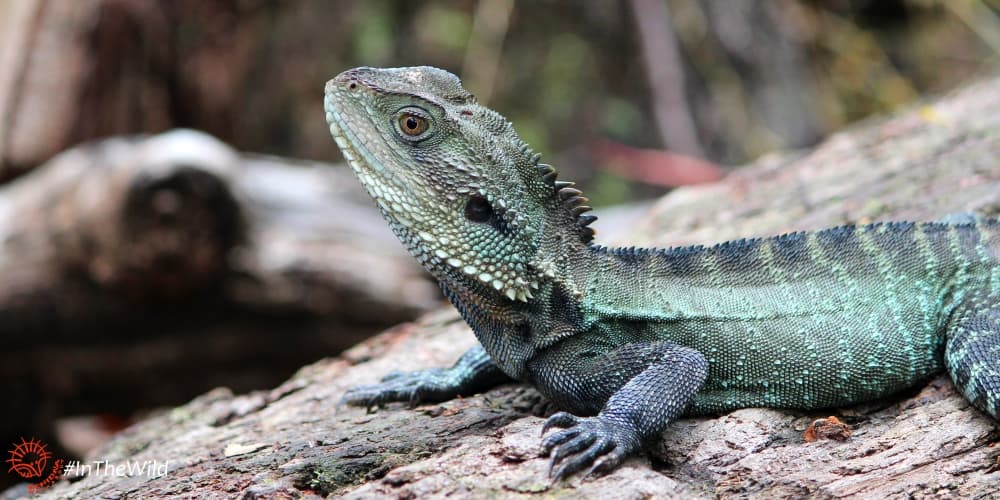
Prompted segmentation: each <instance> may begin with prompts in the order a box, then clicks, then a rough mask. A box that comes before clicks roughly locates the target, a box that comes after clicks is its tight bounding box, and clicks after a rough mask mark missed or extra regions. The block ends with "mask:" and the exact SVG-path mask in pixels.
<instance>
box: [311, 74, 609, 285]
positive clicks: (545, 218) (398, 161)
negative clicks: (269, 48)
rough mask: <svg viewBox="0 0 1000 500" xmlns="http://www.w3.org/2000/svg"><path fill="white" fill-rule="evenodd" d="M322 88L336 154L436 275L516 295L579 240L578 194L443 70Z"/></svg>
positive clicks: (583, 234)
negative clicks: (543, 257) (342, 158)
mask: <svg viewBox="0 0 1000 500" xmlns="http://www.w3.org/2000/svg"><path fill="white" fill-rule="evenodd" d="M325 94H326V95H325V100H324V105H325V109H326V119H327V122H329V125H330V132H331V133H332V134H333V137H334V140H335V141H336V142H337V145H338V146H339V147H340V149H341V151H342V152H343V155H344V158H345V159H346V160H347V162H348V163H349V164H350V165H351V168H352V169H353V170H354V172H355V174H356V175H357V177H358V179H359V180H360V181H361V183H362V184H363V185H364V186H365V188H366V189H367V191H368V193H369V194H370V195H371V196H372V197H373V198H374V199H375V202H376V203H377V205H378V207H379V209H380V210H381V212H382V214H383V216H384V217H385V218H386V220H388V222H389V224H390V226H391V227H392V229H393V231H394V232H395V233H396V235H397V236H398V237H399V238H400V239H401V240H402V241H403V243H404V244H405V245H406V246H407V247H408V248H409V250H410V252H411V253H412V254H413V255H414V256H415V257H416V258H417V260H418V261H420V263H421V264H423V266H424V267H425V268H427V269H428V270H429V271H430V272H431V273H432V274H433V275H434V276H435V277H436V278H437V279H439V280H441V281H443V282H445V283H446V284H453V285H457V284H463V285H466V286H474V287H476V288H478V289H481V290H482V291H483V292H485V293H499V294H502V295H504V296H506V297H507V298H509V299H510V300H519V301H528V299H530V298H531V297H532V290H533V289H537V288H538V286H539V283H540V281H541V280H544V279H545V277H546V276H548V277H554V276H555V274H556V273H557V272H558V267H559V263H558V262H557V260H558V259H559V257H558V256H559V255H564V254H566V253H567V246H568V245H575V246H577V247H582V246H585V245H587V244H588V243H589V241H590V240H591V238H592V235H593V231H592V230H591V229H590V228H589V227H587V225H588V224H589V223H590V222H592V221H593V220H594V219H595V217H592V216H584V215H582V213H583V212H585V211H587V210H589V207H586V206H585V205H584V203H585V202H586V198H583V197H582V196H580V192H579V191H577V190H576V189H573V188H572V187H571V186H572V183H567V182H559V181H556V179H555V178H556V173H555V170H554V169H553V168H552V167H551V166H548V165H545V164H541V163H539V162H538V160H539V158H540V155H538V154H535V153H534V152H532V151H531V149H530V148H529V147H528V145H527V144H525V143H524V141H522V140H521V139H520V138H519V137H518V136H517V134H516V133H515V132H514V128H513V126H512V125H511V123H510V122H508V121H507V120H506V119H505V118H504V117H503V116H501V115H500V114H498V113H496V112H494V111H492V110H490V109H487V108H485V107H483V106H480V105H479V104H478V103H477V102H476V98H475V97H474V96H473V95H472V94H470V93H469V92H468V91H466V90H465V89H464V88H463V87H462V83H461V81H460V80H459V79H458V77H456V76H455V75H453V74H451V73H449V72H447V71H444V70H440V69H437V68H432V67H426V66H425V67H414V68H393V69H377V68H355V69H352V70H349V71H345V72H344V73H341V74H340V75H338V76H337V77H336V78H334V79H332V80H330V81H329V82H327V84H326V91H325ZM542 256H549V257H547V258H548V260H542ZM491 290H492V291H491Z"/></svg>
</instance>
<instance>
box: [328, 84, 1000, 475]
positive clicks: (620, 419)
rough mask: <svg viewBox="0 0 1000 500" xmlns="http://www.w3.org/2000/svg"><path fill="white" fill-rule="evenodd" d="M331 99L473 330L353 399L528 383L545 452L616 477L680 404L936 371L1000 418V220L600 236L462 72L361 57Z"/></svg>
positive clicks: (764, 398) (884, 392)
mask: <svg viewBox="0 0 1000 500" xmlns="http://www.w3.org/2000/svg"><path fill="white" fill-rule="evenodd" d="M324 105H325V109H326V119H327V121H328V123H329V126H330V132H331V134H332V135H333V138H334V141H335V142H336V143H337V146H338V147H340V149H341V151H342V152H343V155H344V158H345V159H346V160H347V162H348V163H349V164H350V165H351V168H352V169H353V170H354V172H355V174H356V175H357V177H358V180H359V181H360V182H361V183H362V184H363V185H364V186H365V188H366V189H367V191H368V193H369V194H371V196H372V197H373V198H374V199H375V202H376V204H377V205H378V207H379V209H380V210H381V212H382V215H383V216H384V217H385V219H386V221H387V222H388V223H389V225H390V227H391V228H392V230H393V231H394V232H395V233H396V235H397V236H398V237H399V239H400V240H401V241H402V242H403V243H404V245H406V246H407V248H408V249H409V250H410V252H411V253H412V254H413V255H414V257H415V258H416V259H417V260H418V261H419V262H420V263H421V264H422V265H423V266H424V267H425V268H426V269H427V270H428V271H429V272H430V273H431V274H432V275H433V276H434V277H435V278H436V279H437V280H438V282H439V283H440V285H441V288H442V290H443V291H444V294H445V295H446V296H447V297H448V299H449V300H450V301H451V303H452V304H453V305H454V306H455V308H456V309H457V310H458V311H459V312H460V313H461V315H462V317H463V318H464V319H465V321H466V322H467V323H468V324H469V325H470V326H471V328H472V331H473V333H475V335H476V338H477V339H478V340H479V344H478V345H477V346H476V347H474V348H472V349H471V350H469V351H468V352H466V353H465V354H464V355H463V356H462V357H461V358H460V359H459V360H458V361H457V362H456V363H455V364H454V365H453V366H451V367H448V368H438V369H432V370H424V371H419V372H411V373H393V374H390V375H388V376H386V377H385V378H384V379H383V380H382V381H381V382H380V383H377V384H374V385H368V386H362V387H356V388H354V389H352V390H350V391H348V392H347V393H346V394H345V395H344V398H343V401H344V402H346V403H348V404H352V405H357V406H366V407H371V406H377V405H382V404H384V403H387V402H392V401H402V402H407V403H410V404H411V405H412V404H417V403H419V402H424V401H442V400H446V399H450V398H454V397H456V396H459V395H463V394H473V393H476V392H479V391H483V390H486V389H488V388H490V387H493V386H495V385H498V384H501V383H504V382H508V381H510V380H519V381H523V382H526V383H530V384H532V385H534V386H535V387H536V388H537V389H538V390H539V391H540V392H541V393H542V394H543V395H545V396H546V397H548V398H549V399H551V400H552V401H553V402H554V403H555V404H556V405H557V406H559V407H560V408H561V409H563V410H566V411H564V412H560V413H557V414H555V415H553V416H552V417H551V418H549V420H548V421H547V422H546V424H545V426H544V428H543V431H549V430H552V432H550V433H546V435H545V436H544V438H543V440H542V442H541V449H542V452H543V453H545V454H548V455H549V456H550V457H551V460H552V467H551V469H550V474H551V475H552V476H553V477H555V478H557V479H559V478H564V477H567V476H569V475H572V474H574V473H577V472H585V473H589V472H595V473H600V472H606V471H608V470H611V469H613V468H614V467H616V466H618V465H619V464H620V463H621V462H622V461H623V460H625V459H626V458H627V457H629V456H631V455H633V454H635V453H637V452H639V451H640V450H641V448H642V446H643V445H644V444H646V443H649V442H650V441H651V440H653V439H655V438H656V437H657V436H659V435H660V433H661V432H662V431H663V430H664V429H665V428H666V427H667V426H668V425H669V423H670V422H671V421H673V420H675V419H677V418H679V417H681V416H683V415H692V414H706V413H709V414H711V413H721V412H727V411H730V410H734V409H737V408H745V407H761V406H763V407H775V408H793V409H804V410H812V409H818V408H831V407H837V406H843V405H849V404H855V403H860V402H864V401H871V400H874V399H879V398H884V397H887V396H890V395H892V394H893V393H897V392H900V391H903V390H905V389H908V388H911V387H914V386H916V385H918V384H921V383H924V382H925V381H927V380H928V379H929V378H931V377H933V376H934V375H935V374H937V373H938V372H941V371H943V370H944V371H947V372H948V373H949V374H950V376H951V378H952V380H953V381H954V382H955V384H956V386H957V387H958V388H959V389H960V390H961V391H962V393H963V394H964V396H965V397H966V398H967V399H968V400H969V401H970V402H971V403H972V405H973V406H975V407H976V408H978V409H979V410H981V411H983V412H985V413H986V414H988V415H990V416H991V417H992V418H994V419H1000V223H998V221H997V220H996V219H986V218H978V217H974V216H970V217H967V218H963V219H961V220H954V221H947V222H893V223H881V224H871V225H865V226H843V227H838V228H833V229H827V230H823V231H816V232H809V233H793V234H786V235H781V236H775V237H771V238H757V239H748V240H740V241H732V242H727V243H721V244H718V245H715V246H711V247H702V246H692V247H682V248H671V249H655V248H650V249H641V248H606V247H602V246H599V245H595V244H593V242H592V239H593V234H594V233H593V231H592V230H591V229H590V227H589V225H590V224H591V223H592V222H593V221H594V219H595V218H594V217H593V216H592V215H588V214H587V212H588V211H589V210H590V207H589V206H588V205H587V199H586V198H585V197H584V196H583V194H582V193H581V192H580V191H579V190H577V189H576V188H575V187H574V186H573V183H570V182H565V181H561V180H558V179H557V177H558V174H557V173H556V170H555V169H554V168H553V167H552V166H550V165H547V164H544V163H541V162H540V155H538V154H536V153H534V152H533V151H532V150H531V149H530V148H529V147H528V145H527V144H525V143H524V142H523V141H522V140H521V139H520V138H519V137H518V136H517V134H516V133H515V131H514V128H513V126H512V125H511V124H510V122H508V121H507V120H506V119H505V118H504V117H503V116H501V115H500V114H498V113H496V112H495V111H492V110H490V109H487V108H485V107H482V106H480V105H479V104H478V103H477V102H476V99H475V97H474V96H472V94H470V93H469V92H468V91H466V90H465V89H464V88H463V87H462V84H461V81H460V80H459V79H458V78H457V77H456V76H455V75H453V74H451V73H448V72H446V71H443V70H440V69H437V68H432V67H414V68H391V69H377V68H355V69H352V70H349V71H345V72H344V73H341V74H340V75H338V76H337V77H335V78H334V79H332V80H330V81H329V82H327V85H326V89H325V100H324Z"/></svg>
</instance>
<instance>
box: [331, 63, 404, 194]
mask: <svg viewBox="0 0 1000 500" xmlns="http://www.w3.org/2000/svg"><path fill="white" fill-rule="evenodd" d="M353 97H354V96H351V95H343V94H342V93H341V92H338V90H337V89H336V88H335V86H334V82H333V81H332V80H331V81H330V82H329V83H327V88H326V96H325V98H324V102H323V103H324V108H325V111H326V121H327V123H328V124H329V126H330V135H332V136H333V140H334V141H335V142H336V143H337V146H338V147H339V148H340V151H341V153H342V154H343V156H344V159H345V160H347V163H348V165H350V166H351V169H352V170H354V173H355V175H356V176H357V177H358V179H359V180H361V183H362V184H363V185H364V186H365V188H366V189H367V190H368V193H369V194H370V195H371V196H372V197H373V198H375V199H376V201H380V200H382V199H384V198H385V197H386V195H387V194H389V193H388V191H396V192H398V193H399V194H403V195H407V196H408V195H410V194H412V193H410V189H409V186H407V184H406V183H405V182H403V179H401V178H399V176H398V175H397V174H396V172H394V171H393V169H391V168H389V167H387V166H386V165H385V164H383V163H382V162H380V161H379V160H378V158H379V155H376V154H374V153H373V152H372V150H373V149H377V150H379V151H380V153H381V155H382V156H385V157H391V156H393V155H394V152H393V150H392V148H391V147H390V146H389V145H388V144H386V143H385V142H386V141H385V139H383V138H382V136H381V134H380V133H379V130H378V127H376V125H375V124H374V123H373V122H372V121H371V119H370V118H369V117H368V116H367V115H366V113H365V112H364V106H363V105H362V104H361V103H357V102H350V101H354V100H355V99H353ZM352 105H353V106H352ZM351 107H357V108H360V111H359V112H357V113H350V114H348V113H344V112H342V110H344V109H350V108H351ZM380 204H381V203H380Z"/></svg>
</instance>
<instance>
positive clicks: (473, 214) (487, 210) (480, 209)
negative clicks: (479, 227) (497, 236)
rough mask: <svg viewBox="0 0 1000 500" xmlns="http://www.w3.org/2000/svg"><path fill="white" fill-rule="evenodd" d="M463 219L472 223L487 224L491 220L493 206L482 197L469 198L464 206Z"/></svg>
mask: <svg viewBox="0 0 1000 500" xmlns="http://www.w3.org/2000/svg"><path fill="white" fill-rule="evenodd" d="M465 218H466V219H468V220H470V221H472V222H489V221H490V219H492V218H493V206H492V205H490V202H489V201H487V200H486V198H483V197H482V196H475V195H474V196H470V197H469V201H468V202H466V204H465Z"/></svg>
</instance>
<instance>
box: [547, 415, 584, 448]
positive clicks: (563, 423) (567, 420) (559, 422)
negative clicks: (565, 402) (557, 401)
mask: <svg viewBox="0 0 1000 500" xmlns="http://www.w3.org/2000/svg"><path fill="white" fill-rule="evenodd" d="M578 418H579V417H577V416H576V415H573V414H572V413H566V412H564V411H561V412H559V413H556V414H554V415H552V416H551V417H549V419H548V420H546V421H545V425H543V426H542V435H543V436H544V435H545V433H546V432H547V431H548V430H549V429H551V428H553V427H559V428H560V429H565V428H567V427H571V426H573V425H576V422H577V420H578ZM545 451H546V453H548V450H545Z"/></svg>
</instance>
